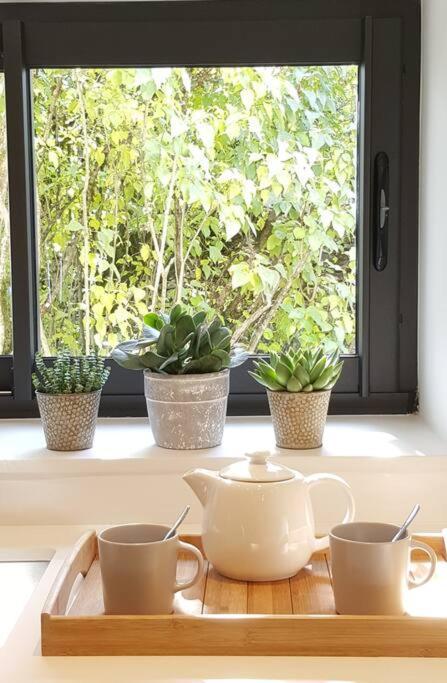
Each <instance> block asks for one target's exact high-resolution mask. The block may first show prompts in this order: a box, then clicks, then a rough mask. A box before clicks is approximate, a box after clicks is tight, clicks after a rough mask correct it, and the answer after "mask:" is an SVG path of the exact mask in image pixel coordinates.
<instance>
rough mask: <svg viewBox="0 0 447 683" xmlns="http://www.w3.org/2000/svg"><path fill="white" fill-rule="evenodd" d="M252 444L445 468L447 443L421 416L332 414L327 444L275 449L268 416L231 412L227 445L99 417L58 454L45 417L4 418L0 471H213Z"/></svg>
mask: <svg viewBox="0 0 447 683" xmlns="http://www.w3.org/2000/svg"><path fill="white" fill-rule="evenodd" d="M255 449H262V450H266V449H269V450H272V451H276V452H277V454H278V456H279V457H280V458H281V459H284V460H286V461H288V462H289V463H290V464H292V465H294V466H301V467H302V468H303V469H304V470H307V469H309V468H311V469H314V468H318V469H321V468H324V469H326V470H330V471H331V470H332V471H337V468H342V469H343V471H355V470H358V469H361V470H365V469H367V470H372V471H385V470H387V471H390V470H393V469H394V468H395V467H400V466H402V464H403V462H402V458H404V459H405V469H406V471H407V472H408V471H413V472H414V471H418V470H419V469H420V468H422V469H423V468H425V467H426V466H427V465H428V462H427V458H429V460H430V464H431V466H432V467H436V468H441V469H444V468H445V469H446V470H447V458H446V457H445V456H446V455H447V444H445V443H444V442H443V441H442V440H441V439H439V438H438V437H437V436H436V435H435V434H434V433H433V432H432V431H431V430H430V428H429V427H428V425H427V424H426V423H425V422H424V420H423V419H422V418H421V417H420V416H419V415H401V416H331V417H329V418H328V423H327V426H326V431H325V435H324V443H323V447H322V448H319V449H314V450H311V451H293V450H286V449H276V447H275V441H274V435H273V428H272V424H271V420H270V418H269V417H229V418H227V424H226V427H225V435H224V440H223V443H222V444H221V445H220V446H218V447H216V448H213V449H207V450H198V451H171V450H166V449H164V448H160V447H158V446H156V445H155V444H154V441H153V437H152V433H151V430H150V427H149V423H148V420H147V419H146V418H119V419H112V418H102V419H100V420H99V421H98V427H97V432H96V437H95V443H94V447H93V448H92V449H89V450H86V451H77V452H66V453H65V452H56V451H49V450H47V449H46V447H45V439H44V436H43V432H42V427H41V424H40V420H37V419H22V420H0V476H1V477H2V478H9V477H13V476H17V475H23V476H27V475H28V476H30V475H31V476H36V475H37V476H39V475H41V476H44V475H59V476H60V475H62V476H64V475H67V476H70V475H74V474H77V475H81V476H82V475H91V474H94V475H101V474H107V475H113V474H137V473H150V472H156V473H166V474H169V473H176V472H178V473H183V472H185V470H187V469H189V468H190V467H195V466H197V464H200V465H201V466H208V467H211V468H213V469H218V468H220V467H221V466H222V465H223V464H226V463H227V462H230V461H233V460H235V459H237V458H239V457H241V456H242V455H243V454H244V453H246V452H247V451H252V450H255Z"/></svg>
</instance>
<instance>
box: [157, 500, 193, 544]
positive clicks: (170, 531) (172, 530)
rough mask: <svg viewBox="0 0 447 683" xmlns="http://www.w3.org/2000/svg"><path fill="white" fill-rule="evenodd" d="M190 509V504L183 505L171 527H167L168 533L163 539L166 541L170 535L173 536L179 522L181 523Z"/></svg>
mask: <svg viewBox="0 0 447 683" xmlns="http://www.w3.org/2000/svg"><path fill="white" fill-rule="evenodd" d="M190 509H191V506H190V505H187V506H186V507H185V509H184V510H183V512H182V514H181V515H180V516H179V517H178V518H177V519H176V520H175V522H174V524H173V526H171V528H170V529H169V531H168V533H167V534H166V536H165V537H164V539H163V540H164V541H167V540H168V538H172V537H173V536H174V534H175V532H176V531H177V529H178V528H179V526H180V524H181V523H182V522H183V520H184V519H185V517H186V515H187V514H188V512H189V511H190Z"/></svg>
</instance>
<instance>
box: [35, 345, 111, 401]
mask: <svg viewBox="0 0 447 683" xmlns="http://www.w3.org/2000/svg"><path fill="white" fill-rule="evenodd" d="M35 365H36V372H34V373H33V375H32V379H33V385H34V388H35V390H36V391H39V392H41V393H43V394H88V393H90V392H92V391H98V390H99V389H101V388H102V387H103V386H104V384H105V383H106V382H107V378H108V376H109V374H110V368H109V367H106V366H105V363H104V359H103V358H99V357H98V356H95V355H90V356H81V357H80V358H78V357H77V356H72V355H70V353H69V352H68V351H61V352H60V353H58V355H57V356H56V358H55V359H54V360H53V361H51V365H47V364H46V363H45V361H44V359H43V356H42V354H40V353H37V354H36V361H35Z"/></svg>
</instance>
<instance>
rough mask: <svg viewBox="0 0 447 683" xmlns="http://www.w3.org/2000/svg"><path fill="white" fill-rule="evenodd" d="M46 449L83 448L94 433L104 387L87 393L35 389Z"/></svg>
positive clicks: (91, 440)
mask: <svg viewBox="0 0 447 683" xmlns="http://www.w3.org/2000/svg"><path fill="white" fill-rule="evenodd" d="M36 396H37V403H38V405H39V411H40V417H41V418H42V426H43V431H44V433H45V439H46V442H47V448H49V449H50V450H52V451H83V450H84V449H86V448H91V447H92V445H93V437H94V436H95V428H96V418H97V417H98V409H99V401H100V398H101V390H100V389H99V390H98V391H92V392H90V393H88V394H43V393H41V392H40V391H36Z"/></svg>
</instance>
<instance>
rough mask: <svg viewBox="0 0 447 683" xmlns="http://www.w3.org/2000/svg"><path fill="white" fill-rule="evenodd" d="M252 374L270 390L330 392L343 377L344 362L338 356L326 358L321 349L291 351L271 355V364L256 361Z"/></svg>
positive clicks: (335, 354) (336, 354)
mask: <svg viewBox="0 0 447 683" xmlns="http://www.w3.org/2000/svg"><path fill="white" fill-rule="evenodd" d="M254 365H255V371H254V372H250V373H249V374H250V375H251V376H252V377H253V378H254V379H255V380H256V381H257V382H259V384H262V385H263V386H265V387H267V389H270V390H271V391H290V392H295V393H297V392H300V391H303V392H310V391H328V390H329V389H332V387H333V386H334V384H335V383H336V382H337V380H338V378H339V377H340V374H341V371H342V367H343V361H341V360H339V355H338V353H334V354H332V355H326V354H325V353H324V351H323V349H321V348H317V349H315V350H314V351H310V350H305V351H303V350H301V349H295V350H293V349H290V350H289V351H284V352H283V353H281V354H280V355H278V354H276V353H271V354H270V362H267V361H265V360H259V361H255V362H254Z"/></svg>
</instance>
